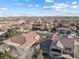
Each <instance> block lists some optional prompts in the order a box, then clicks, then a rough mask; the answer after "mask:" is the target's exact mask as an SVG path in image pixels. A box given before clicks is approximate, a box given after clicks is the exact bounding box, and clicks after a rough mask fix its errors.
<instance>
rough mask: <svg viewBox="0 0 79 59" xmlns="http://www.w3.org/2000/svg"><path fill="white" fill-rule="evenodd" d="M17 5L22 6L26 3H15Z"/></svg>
mask: <svg viewBox="0 0 79 59" xmlns="http://www.w3.org/2000/svg"><path fill="white" fill-rule="evenodd" d="M14 4H15V5H18V6H22V5H24V3H14Z"/></svg>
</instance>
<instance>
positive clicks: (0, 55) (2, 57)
mask: <svg viewBox="0 0 79 59" xmlns="http://www.w3.org/2000/svg"><path fill="white" fill-rule="evenodd" d="M0 59H11V52H10V51H8V50H3V51H0Z"/></svg>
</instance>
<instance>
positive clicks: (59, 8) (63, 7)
mask: <svg viewBox="0 0 79 59" xmlns="http://www.w3.org/2000/svg"><path fill="white" fill-rule="evenodd" d="M43 8H44V9H47V10H52V11H55V12H59V13H63V14H64V13H67V11H68V9H67V8H68V5H67V4H65V3H55V4H54V5H53V6H44V7H43Z"/></svg>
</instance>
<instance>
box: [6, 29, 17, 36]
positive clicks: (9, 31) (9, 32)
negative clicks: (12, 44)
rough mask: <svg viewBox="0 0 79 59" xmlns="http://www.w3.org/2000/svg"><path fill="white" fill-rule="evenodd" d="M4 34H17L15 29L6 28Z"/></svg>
mask: <svg viewBox="0 0 79 59" xmlns="http://www.w3.org/2000/svg"><path fill="white" fill-rule="evenodd" d="M6 34H7V37H12V36H15V35H16V34H17V30H16V29H8V30H7V32H6Z"/></svg>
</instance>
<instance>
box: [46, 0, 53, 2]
mask: <svg viewBox="0 0 79 59" xmlns="http://www.w3.org/2000/svg"><path fill="white" fill-rule="evenodd" d="M45 2H54V0H45Z"/></svg>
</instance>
